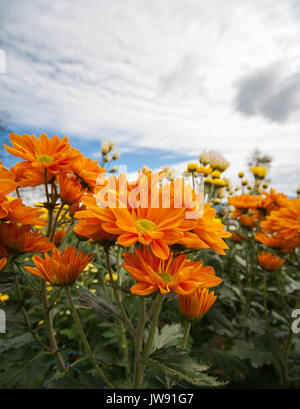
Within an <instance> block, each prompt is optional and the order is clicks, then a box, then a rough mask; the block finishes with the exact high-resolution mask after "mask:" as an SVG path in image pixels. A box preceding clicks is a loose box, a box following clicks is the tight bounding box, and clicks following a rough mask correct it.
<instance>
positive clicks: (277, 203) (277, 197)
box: [261, 188, 289, 213]
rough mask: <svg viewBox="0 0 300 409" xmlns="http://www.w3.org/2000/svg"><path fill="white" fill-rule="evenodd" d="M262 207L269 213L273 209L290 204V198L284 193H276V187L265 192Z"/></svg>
mask: <svg viewBox="0 0 300 409" xmlns="http://www.w3.org/2000/svg"><path fill="white" fill-rule="evenodd" d="M264 195H265V196H266V197H264V198H263V199H262V203H261V207H262V208H263V209H265V211H266V212H267V213H271V211H273V210H278V209H280V208H281V207H285V206H287V205H288V202H289V199H288V197H287V195H285V194H284V193H276V191H275V190H274V189H272V188H271V189H270V193H267V192H264Z"/></svg>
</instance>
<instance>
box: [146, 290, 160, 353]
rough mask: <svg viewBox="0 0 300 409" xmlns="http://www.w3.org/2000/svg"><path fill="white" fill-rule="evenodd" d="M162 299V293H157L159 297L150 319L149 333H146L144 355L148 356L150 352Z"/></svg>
mask: <svg viewBox="0 0 300 409" xmlns="http://www.w3.org/2000/svg"><path fill="white" fill-rule="evenodd" d="M163 301H164V296H163V294H159V299H158V302H157V306H156V309H155V311H154V313H153V318H152V321H151V325H150V329H149V334H148V338H147V342H146V345H145V349H144V355H145V356H148V355H149V354H150V353H151V349H152V344H153V340H154V335H155V331H156V328H157V324H158V318H159V314H160V310H161V307H162V303H163Z"/></svg>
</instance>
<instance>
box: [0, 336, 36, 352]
mask: <svg viewBox="0 0 300 409" xmlns="http://www.w3.org/2000/svg"><path fill="white" fill-rule="evenodd" d="M31 342H33V338H32V335H31V334H30V333H29V332H25V333H24V334H22V335H19V336H17V337H14V338H11V339H8V340H5V341H4V340H0V352H1V353H2V352H5V351H8V350H9V349H12V348H20V347H22V346H24V345H27V344H29V343H31Z"/></svg>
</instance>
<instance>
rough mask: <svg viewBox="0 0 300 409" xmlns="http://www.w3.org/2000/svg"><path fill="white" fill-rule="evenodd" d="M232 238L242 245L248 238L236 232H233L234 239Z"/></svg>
mask: <svg viewBox="0 0 300 409" xmlns="http://www.w3.org/2000/svg"><path fill="white" fill-rule="evenodd" d="M231 238H232V240H233V241H235V242H236V243H241V242H242V241H243V240H244V239H245V238H246V236H245V235H244V234H237V233H235V232H232V237H231Z"/></svg>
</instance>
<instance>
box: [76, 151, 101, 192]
mask: <svg viewBox="0 0 300 409" xmlns="http://www.w3.org/2000/svg"><path fill="white" fill-rule="evenodd" d="M72 172H73V173H74V174H75V175H76V178H77V179H78V180H79V181H80V183H81V185H82V187H83V188H87V189H88V190H89V191H92V190H93V189H94V187H95V185H96V182H97V178H98V176H99V175H101V174H103V173H104V172H105V169H104V168H101V167H100V166H99V165H98V162H97V161H95V160H92V159H89V158H86V157H85V156H84V155H82V154H81V155H80V156H79V158H77V159H76V160H75V161H74V162H72Z"/></svg>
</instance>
